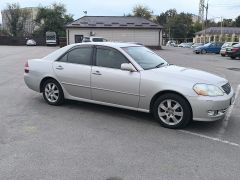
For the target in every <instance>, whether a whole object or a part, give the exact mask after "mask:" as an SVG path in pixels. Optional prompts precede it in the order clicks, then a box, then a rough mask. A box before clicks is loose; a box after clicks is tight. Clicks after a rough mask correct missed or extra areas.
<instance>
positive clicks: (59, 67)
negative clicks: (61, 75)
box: [56, 65, 64, 70]
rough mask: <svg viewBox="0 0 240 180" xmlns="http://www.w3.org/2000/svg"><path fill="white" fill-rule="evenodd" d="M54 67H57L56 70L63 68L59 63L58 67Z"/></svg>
mask: <svg viewBox="0 0 240 180" xmlns="http://www.w3.org/2000/svg"><path fill="white" fill-rule="evenodd" d="M56 69H58V70H63V69H64V68H63V67H62V66H60V65H59V66H58V67H56Z"/></svg>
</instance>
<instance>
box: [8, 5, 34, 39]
mask: <svg viewBox="0 0 240 180" xmlns="http://www.w3.org/2000/svg"><path fill="white" fill-rule="evenodd" d="M3 12H4V15H5V16H6V18H7V29H8V30H9V33H10V34H11V35H12V36H22V35H24V33H25V32H24V27H25V24H26V21H27V19H28V18H29V16H30V12H29V11H28V10H27V9H23V8H20V5H19V4H18V3H13V4H7V8H6V9H5V10H4V11H3Z"/></svg>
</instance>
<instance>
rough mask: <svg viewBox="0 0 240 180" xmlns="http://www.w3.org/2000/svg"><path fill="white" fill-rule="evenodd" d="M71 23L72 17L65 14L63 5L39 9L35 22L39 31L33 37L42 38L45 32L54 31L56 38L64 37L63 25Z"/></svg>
mask: <svg viewBox="0 0 240 180" xmlns="http://www.w3.org/2000/svg"><path fill="white" fill-rule="evenodd" d="M72 21H73V16H72V15H70V14H66V8H65V5H64V4H60V3H59V4H57V3H54V4H52V8H48V7H40V8H39V11H38V14H37V17H36V20H35V22H36V23H37V24H38V26H39V29H38V30H37V31H35V32H34V34H35V35H42V36H44V35H45V33H46V32H47V31H54V32H56V33H57V35H58V36H65V35H66V32H65V25H66V24H68V23H70V22H72Z"/></svg>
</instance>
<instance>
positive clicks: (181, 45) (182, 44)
mask: <svg viewBox="0 0 240 180" xmlns="http://www.w3.org/2000/svg"><path fill="white" fill-rule="evenodd" d="M185 44H186V43H180V44H179V45H178V47H183V46H185Z"/></svg>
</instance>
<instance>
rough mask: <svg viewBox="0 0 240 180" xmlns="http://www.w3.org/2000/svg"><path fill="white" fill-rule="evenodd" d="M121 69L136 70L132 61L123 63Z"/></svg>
mask: <svg viewBox="0 0 240 180" xmlns="http://www.w3.org/2000/svg"><path fill="white" fill-rule="evenodd" d="M121 70H124V71H130V72H135V71H136V69H135V68H134V67H133V65H132V64H131V63H122V64H121Z"/></svg>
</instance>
